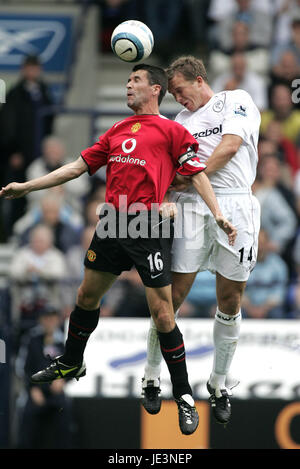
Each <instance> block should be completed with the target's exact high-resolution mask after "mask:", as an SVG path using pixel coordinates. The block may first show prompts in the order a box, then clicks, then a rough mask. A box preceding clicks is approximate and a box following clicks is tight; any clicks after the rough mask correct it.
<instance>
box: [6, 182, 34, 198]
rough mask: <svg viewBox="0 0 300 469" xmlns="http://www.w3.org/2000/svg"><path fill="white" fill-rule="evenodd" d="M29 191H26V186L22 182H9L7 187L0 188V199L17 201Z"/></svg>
mask: <svg viewBox="0 0 300 469" xmlns="http://www.w3.org/2000/svg"><path fill="white" fill-rule="evenodd" d="M28 192H29V190H28V189H26V185H25V184H24V183H22V182H11V183H10V184H7V186H5V187H2V189H1V191H0V197H4V198H5V199H17V198H19V197H24V195H26V194H28Z"/></svg>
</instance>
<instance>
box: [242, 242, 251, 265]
mask: <svg viewBox="0 0 300 469" xmlns="http://www.w3.org/2000/svg"><path fill="white" fill-rule="evenodd" d="M239 253H240V264H242V263H243V261H244V256H245V255H247V254H246V253H245V248H241V249H239ZM252 259H253V255H252V246H251V248H250V250H249V253H248V257H247V261H249V262H251V261H252Z"/></svg>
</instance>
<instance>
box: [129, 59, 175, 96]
mask: <svg viewBox="0 0 300 469" xmlns="http://www.w3.org/2000/svg"><path fill="white" fill-rule="evenodd" d="M138 70H145V71H146V72H147V75H148V80H149V83H150V85H159V86H160V93H159V96H158V104H160V103H161V102H162V100H163V98H164V96H165V94H166V92H167V89H168V78H167V74H166V72H165V70H164V69H163V68H161V67H157V66H156V65H147V64H137V65H135V66H134V67H133V69H132V71H133V72H137V71H138Z"/></svg>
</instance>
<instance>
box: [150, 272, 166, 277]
mask: <svg viewBox="0 0 300 469" xmlns="http://www.w3.org/2000/svg"><path fill="white" fill-rule="evenodd" d="M162 274H163V272H161V273H160V274H157V275H151V278H156V277H159V276H160V275H162Z"/></svg>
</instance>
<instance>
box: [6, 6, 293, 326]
mask: <svg viewBox="0 0 300 469" xmlns="http://www.w3.org/2000/svg"><path fill="white" fill-rule="evenodd" d="M141 3H142V4H143V11H141V5H140V4H141ZM161 3H163V7H162V5H161ZM99 5H100V7H101V12H102V15H101V18H102V30H101V31H102V33H101V37H100V41H99V42H100V43H101V44H100V51H101V53H106V54H109V53H111V51H110V47H109V41H108V38H109V37H110V34H111V31H112V29H113V28H114V26H116V24H118V23H119V22H120V21H122V20H123V19H127V18H128V17H131V18H133V17H134V18H136V19H141V20H142V21H144V22H145V23H146V24H148V26H149V27H150V28H151V29H152V31H153V34H154V37H155V49H154V54H155V57H157V58H158V59H159V60H160V61H161V63H162V65H167V64H168V63H169V61H170V60H171V59H172V58H173V57H175V56H177V55H180V54H189V53H191V54H195V55H196V54H198V55H200V54H202V56H203V57H204V60H205V63H206V65H207V69H208V74H209V79H210V83H211V86H212V88H213V90H214V91H215V92H219V91H221V90H233V89H238V88H241V89H244V90H246V91H248V92H249V93H250V95H251V96H252V98H253V100H254V102H255V103H256V105H257V106H258V108H259V110H260V111H261V116H262V122H261V134H260V140H259V145H258V154H259V164H258V173H257V179H256V182H255V184H254V185H253V193H254V194H255V195H256V196H257V198H258V199H259V201H260V203H261V208H262V215H261V224H262V225H261V226H262V230H261V233H260V244H259V253H258V262H257V265H256V267H255V269H254V271H253V272H252V274H251V276H250V280H249V281H248V284H247V288H246V293H245V296H244V304H243V314H244V317H247V318H277V319H279V318H291V319H292V318H298V317H300V223H299V221H300V105H299V102H300V80H299V78H300V1H299V0H294V1H288V0H277V1H275V2H272V1H271V0H270V1H265V2H259V1H258V0H252V1H251V0H227V1H226V2H224V1H221V0H211V1H208V0H207V1H192V0H186V1H185V2H182V1H181V0H170V1H167V0H164V2H159V1H155V0H151V2H136V1H131V0H127V1H124V0H123V1H120V0H119V1H108V0H107V1H102V2H99ZM150 5H151V8H150V7H149V8H147V6H150ZM274 5H275V7H274ZM182 18H185V21H184V22H183V21H182ZM162 23H163V27H161V24H162ZM174 38H178V40H176V41H175V42H174ZM175 43H176V49H175V48H174V44H175ZM191 44H193V47H191V46H190V45H191ZM172 45H173V46H172ZM170 47H171V49H170ZM148 60H149V62H151V58H150V59H148ZM41 73H42V69H41V65H40V63H39V61H38V58H34V57H29V58H27V59H26V61H25V63H24V65H23V67H22V70H21V72H20V74H21V76H20V81H19V82H18V83H17V84H16V85H15V86H14V87H13V88H12V89H11V90H9V93H8V95H7V101H6V104H5V105H3V106H2V108H1V113H0V130H1V131H0V135H1V141H0V145H1V154H2V158H1V184H2V186H3V185H5V184H7V183H8V182H11V181H24V180H28V179H32V178H34V177H39V176H41V175H43V174H46V173H47V172H50V171H52V170H53V169H56V168H57V167H59V166H60V165H62V164H64V163H65V161H66V152H65V147H64V143H65V142H63V141H62V140H60V139H59V138H57V137H56V136H55V135H53V131H52V129H53V127H52V124H53V120H54V119H55V116H50V117H49V116H48V118H47V120H45V122H43V136H44V138H43V141H42V145H41V147H40V148H36V147H35V146H34V142H35V141H36V140H35V139H34V132H35V130H36V129H35V127H34V110H35V109H36V108H37V107H39V106H43V105H48V104H49V103H50V104H51V96H49V92H48V90H47V84H46V82H44V81H41V80H42V79H41ZM28 77H30V80H31V81H30V83H31V86H30V87H29V86H27V82H28ZM91 143H92V142H91ZM80 150H81V149H79V151H80ZM75 158H77V155H74V159H75ZM104 200H105V181H104V180H103V179H101V178H99V177H92V178H89V176H87V174H85V175H84V176H82V177H81V178H79V179H77V180H75V181H71V182H70V183H67V184H66V185H64V186H59V187H58V188H54V189H51V190H48V191H41V192H33V193H31V194H30V195H29V196H28V197H27V198H26V199H16V200H12V201H6V200H5V201H2V202H1V233H2V239H1V242H2V243H4V242H7V243H14V245H15V250H14V257H13V259H12V263H11V265H10V269H9V275H10V279H11V282H10V293H11V298H12V300H11V308H12V312H13V318H14V320H15V321H17V322H18V321H21V323H22V324H23V326H24V327H25V328H26V327H27V326H28V325H29V326H31V325H34V324H35V323H36V321H37V317H38V315H39V313H40V312H41V311H42V310H43V308H44V307H45V306H46V305H47V304H49V302H51V304H53V302H54V303H56V304H55V308H57V309H58V310H59V311H60V313H61V316H62V318H64V317H67V316H68V314H69V313H70V311H71V307H72V305H73V304H74V296H75V294H76V289H77V287H78V285H79V284H80V281H81V279H82V275H83V259H84V255H85V252H86V249H87V247H88V246H89V243H90V239H91V237H92V234H93V232H94V229H95V224H96V223H97V213H96V209H97V206H98V205H99V204H100V203H102V202H103V201H104ZM215 302H216V299H215V277H214V275H213V274H211V273H210V272H200V273H199V274H198V276H197V278H196V281H195V283H194V285H193V287H192V290H191V292H190V294H189V295H188V297H187V300H186V302H185V303H184V305H183V307H182V310H181V315H183V316H185V317H212V316H213V314H214V312H215V306H216V305H215ZM101 314H102V316H116V317H124V316H134V317H148V316H149V312H148V307H147V303H146V300H145V295H144V288H143V285H142V283H141V280H140V278H139V276H138V274H137V272H136V271H135V270H132V271H130V272H124V273H123V274H122V276H121V277H120V279H119V280H118V281H117V282H116V283H115V285H114V286H113V287H112V288H111V290H110V291H109V293H108V294H107V295H106V296H105V298H104V301H103V304H102V309H101ZM23 326H22V327H23Z"/></svg>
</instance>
